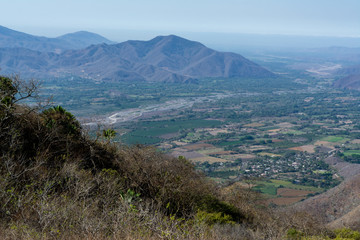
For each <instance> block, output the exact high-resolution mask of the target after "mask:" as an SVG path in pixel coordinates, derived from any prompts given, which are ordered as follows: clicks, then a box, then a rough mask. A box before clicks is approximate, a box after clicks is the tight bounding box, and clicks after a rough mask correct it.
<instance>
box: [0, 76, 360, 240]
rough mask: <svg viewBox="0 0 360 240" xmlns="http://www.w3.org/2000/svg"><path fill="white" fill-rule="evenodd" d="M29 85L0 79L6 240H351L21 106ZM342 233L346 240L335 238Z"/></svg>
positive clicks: (243, 191) (62, 114)
mask: <svg viewBox="0 0 360 240" xmlns="http://www.w3.org/2000/svg"><path fill="white" fill-rule="evenodd" d="M31 96H36V85H34V84H33V83H28V84H24V83H22V82H21V81H19V80H18V79H17V78H15V79H10V78H7V77H0V97H1V98H0V128H1V131H0V146H1V148H0V158H1V161H0V179H1V181H0V185H1V187H0V203H1V206H2V207H1V209H0V215H1V220H0V234H1V236H2V237H4V238H5V239H86V238H87V239H104V238H110V239H284V238H288V239H306V237H307V236H311V235H316V236H319V237H318V238H317V239H329V238H335V237H336V234H337V235H338V238H337V239H358V235H357V234H358V232H353V231H351V230H346V229H343V230H342V231H340V232H338V233H337V232H332V231H330V230H328V229H326V228H325V227H323V226H321V225H319V224H317V222H316V219H313V218H311V217H309V216H308V215H307V214H306V213H305V212H291V211H290V210H286V211H276V212H272V211H271V210H270V209H267V208H264V207H260V206H259V205H258V202H257V198H258V195H256V194H255V193H252V192H251V191H250V190H249V189H248V188H241V187H236V186H228V187H226V188H221V187H219V186H217V185H215V184H214V183H213V182H211V181H210V180H208V179H207V178H205V177H204V176H203V175H202V174H201V173H199V172H197V171H195V170H194V167H193V165H192V164H191V163H190V162H188V161H187V160H186V159H184V158H182V157H180V158H173V157H169V156H167V155H164V154H162V153H161V152H159V151H157V150H156V149H153V148H152V147H144V146H132V147H128V146H122V145H120V146H117V145H115V144H112V143H111V139H112V137H113V136H114V134H115V133H114V132H113V131H112V130H111V129H104V130H103V131H102V132H101V133H99V134H98V136H97V137H96V138H95V139H91V138H90V137H89V136H88V135H87V134H86V133H84V132H83V131H82V128H81V126H80V124H79V122H78V121H77V120H76V119H75V117H74V116H73V115H72V114H71V113H69V112H67V111H66V110H65V109H63V108H62V107H60V106H58V107H51V108H47V109H45V110H44V109H42V111H39V109H34V108H30V107H27V106H24V105H19V104H18V103H19V101H21V100H22V99H26V98H29V97H31ZM340 236H342V237H348V238H340Z"/></svg>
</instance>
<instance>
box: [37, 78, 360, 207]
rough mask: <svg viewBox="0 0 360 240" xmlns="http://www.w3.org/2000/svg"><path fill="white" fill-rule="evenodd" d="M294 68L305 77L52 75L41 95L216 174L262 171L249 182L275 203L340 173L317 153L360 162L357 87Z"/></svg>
mask: <svg viewBox="0 0 360 240" xmlns="http://www.w3.org/2000/svg"><path fill="white" fill-rule="evenodd" d="M299 78H301V79H303V81H294V80H293V79H290V78H279V79H275V80H272V83H271V84H270V83H269V82H268V81H267V80H266V79H262V80H259V79H233V80H232V81H229V80H224V79H200V80H199V83H198V84H171V83H168V84H164V83H131V84H130V83H125V82H120V83H111V82H108V83H103V84H98V83H89V82H88V81H85V80H81V79H75V80H73V81H77V82H78V84H73V82H70V81H60V80H58V81H57V82H56V83H46V84H45V86H44V87H45V93H44V94H43V95H44V96H45V97H46V96H49V95H51V94H53V95H54V100H55V101H56V102H57V103H58V104H60V105H63V106H64V107H66V108H67V109H69V110H70V111H72V112H74V113H75V115H76V116H77V117H78V118H79V119H80V120H81V121H82V122H83V123H84V126H86V127H88V131H90V132H94V133H93V135H95V131H96V130H97V129H106V128H112V129H114V130H115V131H116V132H117V133H118V134H117V136H116V137H115V139H113V141H114V142H119V143H121V144H146V145H154V146H157V147H158V148H159V149H160V150H161V151H164V152H165V153H167V154H169V155H172V156H175V157H179V156H184V157H186V158H187V159H189V160H190V161H191V162H192V163H193V164H194V165H195V166H196V167H197V168H198V169H199V171H203V172H204V173H205V174H206V175H207V176H209V177H210V178H213V179H215V180H216V181H217V182H219V183H224V184H229V183H234V182H242V181H245V180H246V179H261V181H260V182H258V183H257V184H256V185H255V186H254V190H257V191H259V192H261V193H263V194H265V195H266V196H268V197H269V196H270V198H272V199H273V200H272V204H276V205H282V204H291V203H294V202H296V201H300V200H302V199H304V198H306V197H307V196H308V195H309V194H310V195H311V194H316V193H319V192H321V191H324V190H326V189H329V188H331V187H333V186H335V185H337V184H338V183H339V182H341V180H342V179H341V176H339V175H338V174H337V173H336V169H335V168H333V167H332V166H331V165H329V164H326V163H325V162H324V159H326V158H327V157H336V158H338V159H340V160H341V161H348V162H360V140H359V139H360V120H359V119H360V108H359V100H360V93H359V92H349V91H346V90H339V89H333V88H331V84H330V83H331V81H330V80H326V81H322V79H320V80H321V81H318V80H319V79H315V78H309V77H308V76H305V75H297V76H296V79H299ZM54 81H55V80H54ZM300 82H301V83H300ZM219 83H220V84H219ZM69 85H71V87H68V86H69ZM109 89H111V90H109ZM59 93H62V94H59ZM349 94H351V97H348V95H349ZM66 95H69V96H70V97H67V98H65V96H66ZM111 116H123V118H120V117H118V118H117V119H116V121H113V120H114V118H111ZM257 181H258V180H257ZM269 181H270V182H269ZM274 181H275V182H274ZM276 181H283V182H282V183H279V182H276ZM280 185H282V187H280ZM283 189H292V190H287V191H286V192H284V191H285V190H283ZM290 195H291V196H290Z"/></svg>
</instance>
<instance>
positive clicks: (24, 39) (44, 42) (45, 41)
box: [0, 26, 114, 53]
mask: <svg viewBox="0 0 360 240" xmlns="http://www.w3.org/2000/svg"><path fill="white" fill-rule="evenodd" d="M100 43H107V44H113V43H114V42H112V41H110V40H108V39H106V38H104V37H102V36H100V35H98V34H95V33H90V32H86V31H80V32H75V33H70V34H65V35H63V36H60V37H57V38H48V37H39V36H34V35H30V34H27V33H23V32H19V31H15V30H12V29H9V28H6V27H3V26H0V48H27V49H30V50H34V51H40V52H56V53H60V52H62V51H64V50H69V49H82V48H86V47H88V46H89V45H91V44H100Z"/></svg>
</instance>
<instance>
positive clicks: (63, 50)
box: [0, 27, 275, 82]
mask: <svg viewBox="0 0 360 240" xmlns="http://www.w3.org/2000/svg"><path fill="white" fill-rule="evenodd" d="M0 34H2V35H1V37H2V38H1V40H0V47H1V48H0V68H1V69H2V72H4V73H14V72H16V73H20V74H21V76H23V77H38V78H46V77H64V76H80V77H83V78H89V79H94V80H102V81H118V80H121V81H150V82H154V81H161V82H194V81H196V79H198V78H208V77H224V78H235V77H237V78H239V77H240V78H242V77H244V78H257V77H274V76H275V74H273V73H271V72H270V71H268V70H266V69H265V68H263V67H261V66H259V65H258V64H256V63H254V62H252V61H250V60H248V59H246V58H244V57H243V56H241V55H239V54H235V53H230V52H218V51H215V50H212V49H210V48H207V47H206V46H204V45H203V44H201V43H199V42H195V41H190V40H187V39H184V38H181V37H178V36H175V35H169V36H158V37H155V38H154V39H151V40H149V41H126V42H123V43H118V44H111V42H109V40H107V39H105V38H103V37H101V36H99V35H96V34H92V33H88V32H77V33H73V34H66V35H64V36H61V37H58V38H44V37H36V36H32V35H29V34H24V33H20V32H16V31H13V30H9V29H6V28H3V27H2V28H1V29H0ZM99 42H102V43H100V44H98V43H99ZM85 45H87V47H85V48H81V47H82V46H85ZM67 49H68V50H67ZM69 49H70V50H69Z"/></svg>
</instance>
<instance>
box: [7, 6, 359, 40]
mask: <svg viewBox="0 0 360 240" xmlns="http://www.w3.org/2000/svg"><path fill="white" fill-rule="evenodd" d="M0 3H1V14H0V25H3V26H5V27H9V28H13V29H16V30H19V31H23V32H27V33H31V34H36V35H44V36H58V35H61V34H64V33H68V32H73V31H78V30H88V31H94V32H97V33H100V34H102V35H104V36H106V37H109V38H111V39H112V40H119V39H121V38H123V36H119V35H117V34H120V33H121V32H124V30H129V31H135V32H138V33H140V32H142V33H143V34H145V33H152V32H154V33H155V32H156V33H162V34H171V33H177V32H220V33H260V34H290V35H316V36H350V37H360V0H0ZM144 36H145V35H144Z"/></svg>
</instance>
